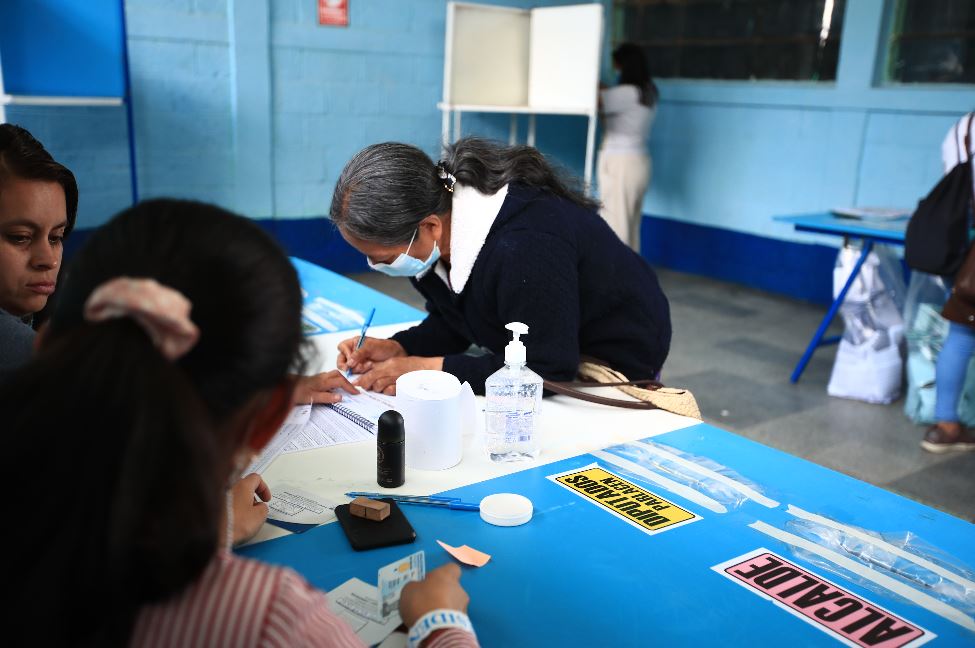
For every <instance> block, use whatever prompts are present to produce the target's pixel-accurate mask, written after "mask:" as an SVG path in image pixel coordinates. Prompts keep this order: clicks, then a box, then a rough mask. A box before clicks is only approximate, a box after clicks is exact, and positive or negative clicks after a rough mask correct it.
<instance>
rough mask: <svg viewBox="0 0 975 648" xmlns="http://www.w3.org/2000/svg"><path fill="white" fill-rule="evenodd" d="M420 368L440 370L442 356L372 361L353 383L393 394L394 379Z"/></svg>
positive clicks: (394, 388)
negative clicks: (369, 367) (370, 366)
mask: <svg viewBox="0 0 975 648" xmlns="http://www.w3.org/2000/svg"><path fill="white" fill-rule="evenodd" d="M420 369H432V370H435V371H441V370H443V358H421V357H419V356H406V357H405V358H390V359H389V360H383V361H382V362H374V363H372V368H371V369H370V370H369V371H367V372H365V373H364V374H362V375H361V376H359V377H358V378H357V379H356V381H355V384H357V385H359V386H360V387H362V388H363V389H365V390H368V391H374V392H382V393H384V394H387V395H389V396H395V395H396V379H397V378H399V377H400V376H402V375H403V374H405V373H409V372H411V371H419V370H420Z"/></svg>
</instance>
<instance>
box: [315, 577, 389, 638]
mask: <svg viewBox="0 0 975 648" xmlns="http://www.w3.org/2000/svg"><path fill="white" fill-rule="evenodd" d="M328 607H329V609H330V610H332V612H334V613H335V614H336V615H338V616H339V617H341V618H342V619H344V620H345V622H346V623H348V624H349V625H350V626H351V627H352V630H353V631H354V632H355V633H356V634H357V635H358V636H359V638H360V639H362V641H363V643H365V644H366V645H367V646H374V645H376V644H378V643H379V642H381V641H382V640H383V639H385V638H386V637H388V636H389V635H390V634H391V633H392V632H393V630H395V629H396V628H397V627H398V626H399V625H400V624H401V623H402V620H401V619H400V616H399V611H395V612H393V613H392V614H390V615H389V617H388V618H386V619H384V620H380V619H379V617H378V614H379V612H378V610H379V591H378V590H377V589H376V588H375V587H374V586H372V585H370V584H368V583H366V582H364V581H361V580H359V579H358V578H350V579H349V580H347V581H345V582H344V583H342V584H341V585H339V586H338V587H336V588H335V589H333V590H332V591H331V592H329V593H328Z"/></svg>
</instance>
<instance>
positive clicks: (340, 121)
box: [8, 0, 975, 298]
mask: <svg viewBox="0 0 975 648" xmlns="http://www.w3.org/2000/svg"><path fill="white" fill-rule="evenodd" d="M495 3H496V4H507V5H515V6H522V7H528V6H537V5H540V4H542V5H545V4H548V5H554V4H572V3H573V0H550V1H549V2H538V1H537V0H536V1H528V0H517V1H513V0H509V1H507V2H504V1H497V2H495ZM888 4H889V3H888ZM445 5H446V2H445V0H353V2H352V6H351V26H349V27H347V28H340V27H322V26H319V25H318V24H317V20H316V15H315V11H316V3H315V2H314V1H313V0H126V2H125V9H126V19H127V22H128V30H129V38H128V46H129V52H130V64H131V77H132V94H133V107H134V111H135V130H136V145H137V146H136V148H137V153H138V155H137V160H138V165H137V171H138V175H139V190H140V194H141V195H142V196H143V197H148V196H161V195H176V196H183V197H193V198H199V199H203V200H208V201H212V202H216V203H218V204H221V205H223V206H226V207H229V208H231V209H234V210H237V211H240V212H242V213H244V214H247V215H248V216H251V217H254V218H259V219H261V220H262V221H263V222H266V223H269V224H270V226H273V224H274V223H275V222H281V223H283V221H286V220H287V221H290V220H293V219H315V218H321V217H322V216H323V215H324V214H325V213H326V212H327V209H328V203H329V199H330V194H331V190H332V186H333V184H334V182H335V180H336V178H337V176H338V174H339V172H340V170H341V168H342V166H343V165H344V164H345V162H346V161H347V160H348V159H349V157H350V156H351V155H352V154H354V153H355V152H356V151H357V150H359V149H360V148H362V147H363V146H365V145H367V144H370V143H373V142H376V141H381V140H399V141H405V142H410V143H413V144H416V145H418V146H420V147H422V148H423V149H424V150H426V151H427V152H428V153H430V154H431V155H435V154H436V150H437V147H438V142H439V136H440V114H439V112H438V111H437V109H436V102H437V101H438V100H439V98H440V96H441V92H442V90H441V77H442V73H443V35H444V19H445V13H446V11H445ZM885 10H886V9H885V3H884V2H883V1H882V0H863V1H862V2H857V3H848V4H847V14H846V18H845V20H844V32H843V40H842V42H843V45H842V51H841V57H840V67H839V70H838V76H837V81H836V82H835V83H828V84H804V83H748V82H724V83H721V82H707V81H690V80H674V81H662V82H661V83H660V87H661V95H662V101H661V104H660V109H659V115H658V119H657V123H656V125H655V128H654V132H653V134H652V136H651V152H652V155H653V158H654V177H653V183H652V186H651V190H650V192H649V194H648V195H647V198H646V200H645V203H644V207H645V211H646V213H648V214H654V215H656V216H657V217H659V218H660V219H662V220H664V221H666V223H663V224H661V223H656V224H652V225H651V226H650V227H649V229H648V230H647V233H648V235H651V236H652V235H654V233H656V234H657V235H662V234H663V233H665V232H670V233H671V235H674V236H676V235H677V234H674V233H675V232H678V231H684V230H686V231H684V234H687V235H688V236H690V235H691V234H693V233H695V232H699V230H696V229H694V228H696V227H698V226H704V227H709V228H713V229H715V230H716V231H715V232H713V233H711V234H709V236H707V237H704V238H703V239H702V238H701V237H700V236H694V237H691V238H687V237H684V238H683V239H682V240H685V241H687V240H690V241H693V240H706V241H710V242H711V243H709V244H715V245H716V244H717V243H716V241H719V240H722V239H721V237H722V232H728V233H729V236H730V235H731V234H746V235H752V236H758V237H765V238H769V239H771V240H772V241H775V240H786V241H793V242H798V243H819V244H826V245H835V244H836V241H835V240H829V239H825V238H821V239H816V238H813V237H809V236H808V235H796V234H795V233H793V232H792V231H791V230H790V229H789V228H788V227H787V226H785V225H781V224H773V223H772V222H771V220H770V218H771V216H772V215H775V214H787V213H799V212H805V211H817V210H823V209H827V208H829V207H831V206H835V205H890V206H911V205H913V204H914V202H916V200H917V198H918V197H919V196H920V195H922V194H923V193H924V192H926V191H927V189H928V188H929V187H930V185H931V184H933V182H934V181H935V179H936V178H937V177H938V174H939V173H940V161H939V157H940V154H939V144H940V141H941V138H942V137H943V135H944V133H945V131H946V130H947V128H948V126H949V125H950V124H951V123H952V122H953V121H954V120H955V119H956V118H957V116H958V115H960V114H961V113H963V112H965V111H966V110H969V109H972V108H975V90H973V89H972V88H971V87H970V86H969V87H960V88H959V87H953V88H948V87H938V86H913V87H912V86H907V87H903V86H901V87H886V86H884V85H883V84H882V83H879V82H878V80H877V79H876V70H878V69H880V67H882V61H881V60H880V57H881V56H882V53H883V49H884V48H883V46H882V42H883V39H884V35H883V33H882V31H881V30H882V24H883V23H884V17H885V14H884V12H885ZM8 118H9V119H10V121H14V122H19V123H22V124H23V125H25V126H26V127H28V128H29V129H31V130H33V131H35V132H36V134H37V135H38V136H39V137H40V138H41V140H42V141H44V142H45V144H47V145H48V146H49V148H50V149H51V150H52V151H53V152H54V154H55V155H56V156H58V157H59V158H60V159H63V160H64V161H65V162H66V163H67V164H68V165H69V166H71V168H72V169H74V170H75V171H76V173H77V175H78V177H79V181H80V184H81V209H80V226H81V227H83V228H84V227H94V226H97V225H98V224H100V223H101V222H104V220H105V219H106V218H107V217H109V216H110V215H111V214H112V213H114V212H115V211H117V210H118V209H119V208H121V207H124V206H125V205H126V204H127V203H128V199H129V198H128V196H129V188H128V165H127V159H126V146H127V143H126V138H125V121H124V111H123V110H121V109H117V108H85V109H67V108H57V109H52V108H28V107H14V108H9V109H8ZM524 129H525V121H524V119H523V118H522V121H521V133H522V135H523V134H524ZM463 130H464V132H465V133H477V134H483V135H488V136H493V137H497V138H500V139H507V133H508V117H507V116H499V115H496V116H488V115H484V116H477V115H470V116H465V119H464V128H463ZM537 142H538V146H539V148H541V149H542V150H543V151H545V152H547V153H549V154H551V155H553V156H554V157H555V158H556V159H557V160H559V161H560V162H562V163H563V164H565V165H567V166H569V167H570V168H571V169H573V170H575V171H576V172H581V167H582V161H583V154H584V142H585V121H584V120H583V119H581V118H573V117H546V118H540V119H539V124H538V138H537ZM309 226H310V227H311V223H309ZM682 228H683V229H682ZM276 230H278V231H280V233H281V236H282V237H285V238H287V237H288V236H299V237H300V236H301V234H300V231H301V227H300V225H299V224H298V223H294V224H289V226H288V227H283V226H282V227H277V228H276ZM313 230H314V232H315V236H320V235H321V232H322V231H323V230H324V231H326V232H327V231H328V228H327V227H324V228H323V227H322V226H321V224H316V225H314V226H313ZM286 232H287V234H286ZM742 240H746V239H740V237H739V238H734V237H731V238H729V239H728V240H727V247H728V248H731V249H733V248H734V246H735V245H736V243H735V241H737V242H738V243H737V244H738V245H740V243H741V241H742ZM747 240H751V239H747ZM285 242H286V243H287V242H288V241H287V240H286V241H285ZM332 243H334V241H333V242H332ZM332 243H329V245H325V246H323V249H325V248H329V249H335V248H334V246H333V247H329V246H330V245H332ZM662 245H666V242H660V241H658V242H656V243H655V244H654V245H650V246H648V248H647V250H645V252H646V253H647V254H648V256H650V258H651V259H652V260H654V261H657V262H660V263H664V264H668V265H674V258H675V257H674V254H673V250H670V251H668V253H667V254H666V255H664V254H661V253H660V251H661V250H663V249H664V248H663V247H662ZM805 247H808V248H809V252H810V255H809V258H808V268H809V269H808V273H809V274H815V273H821V272H825V273H826V274H827V275H828V268H823V267H821V266H822V265H823V262H822V259H823V258H825V257H824V255H823V254H822V251H821V250H819V249H816V250H813V248H814V247H815V246H813V245H808V246H803V245H799V246H797V247H795V248H792V247H790V248H789V249H790V255H791V256H794V255H795V254H799V255H800V256H801V255H802V253H801V251H802V250H803V249H805ZM724 252H725V253H727V252H728V250H724ZM323 254H324V253H323ZM691 256H693V255H691ZM699 256H701V257H702V258H707V257H708V255H707V254H701V255H699ZM330 258H331V259H336V258H341V259H345V258H346V255H342V254H333V255H331V256H323V257H322V258H317V259H316V260H318V261H320V262H324V263H329V262H330ZM723 258H726V259H727V264H737V263H745V264H753V265H754V266H755V267H754V268H753V270H754V272H750V273H746V275H744V276H745V279H744V280H745V281H749V280H748V279H747V277H748V276H754V274H755V273H759V274H760V273H763V272H774V271H775V267H773V266H772V265H769V266H768V267H764V266H762V263H763V259H756V258H755V257H754V255H751V254H750V253H748V252H747V251H746V250H742V252H741V257H740V258H737V259H736V258H735V257H734V255H733V254H732V255H731V256H727V257H723ZM763 258H764V259H766V260H768V263H769V264H772V261H771V260H770V259H772V258H775V255H771V256H768V255H763ZM343 263H344V261H343ZM340 265H341V264H340ZM679 265H681V267H682V268H683V269H685V270H691V271H699V272H701V273H704V274H716V273H717V274H722V273H721V271H720V269H717V270H716V269H715V268H714V267H713V266H711V267H704V266H701V267H695V265H694V264H693V263H690V262H689V261H686V260H685V261H683V262H682V264H679ZM800 265H801V264H800ZM727 276H729V277H731V276H732V275H730V274H729V275H727ZM742 276H743V275H741V273H738V274H736V275H734V277H738V278H740V277H742ZM827 279H828V277H827ZM775 289H781V290H782V291H783V292H790V289H789V288H788V287H787V286H786V287H781V288H775ZM791 292H792V294H796V295H802V296H806V297H807V298H808V295H809V294H810V291H809V290H808V289H807V288H803V289H802V290H799V289H798V288H797V289H796V290H792V291H791ZM816 292H817V291H815V290H814V291H813V293H816ZM818 292H819V293H823V292H824V289H822V287H821V289H819V290H818Z"/></svg>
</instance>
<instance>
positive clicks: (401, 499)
mask: <svg viewBox="0 0 975 648" xmlns="http://www.w3.org/2000/svg"><path fill="white" fill-rule="evenodd" d="M346 495H347V496H348V497H368V498H370V499H382V498H386V499H391V500H393V501H394V502H397V503H399V504H414V505H416V506H438V507H440V508H448V509H453V510H455V511H480V510H481V507H480V505H479V504H471V503H469V502H461V501H460V499H459V498H457V497H439V496H436V495H429V496H427V495H393V494H391V493H360V492H354V493H346Z"/></svg>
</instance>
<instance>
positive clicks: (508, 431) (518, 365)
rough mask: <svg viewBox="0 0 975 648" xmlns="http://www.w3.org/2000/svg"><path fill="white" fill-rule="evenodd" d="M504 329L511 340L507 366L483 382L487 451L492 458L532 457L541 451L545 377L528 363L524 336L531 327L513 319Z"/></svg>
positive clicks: (505, 359) (505, 361)
mask: <svg viewBox="0 0 975 648" xmlns="http://www.w3.org/2000/svg"><path fill="white" fill-rule="evenodd" d="M505 328H506V329H508V330H509V331H511V334H512V340H511V342H509V343H508V345H507V346H506V347H505V348H504V366H503V367H502V368H501V369H498V370H497V371H496V372H494V373H493V374H491V376H489V377H488V379H487V380H486V381H485V383H484V389H485V396H486V397H487V404H486V407H485V415H486V417H487V420H486V426H485V427H486V445H487V451H488V455H489V456H490V457H491V459H492V460H493V461H499V462H500V461H505V462H506V461H524V460H531V459H535V458H536V457H537V456H538V453H539V443H538V441H539V439H538V411H539V408H540V407H541V403H542V378H541V376H539V375H538V374H537V373H535V372H534V371H532V370H531V369H529V368H528V367H527V366H526V361H527V358H528V353H527V350H526V348H525V344H524V342H522V341H521V336H522V335H528V326H527V325H525V324H522V323H521V322H511V323H510V324H508V325H507V326H506V327H505Z"/></svg>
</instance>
